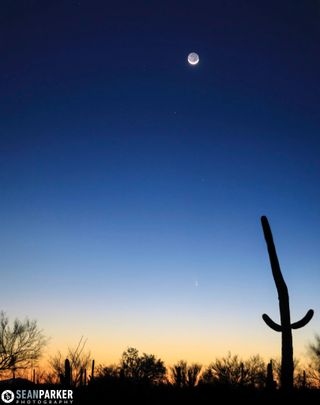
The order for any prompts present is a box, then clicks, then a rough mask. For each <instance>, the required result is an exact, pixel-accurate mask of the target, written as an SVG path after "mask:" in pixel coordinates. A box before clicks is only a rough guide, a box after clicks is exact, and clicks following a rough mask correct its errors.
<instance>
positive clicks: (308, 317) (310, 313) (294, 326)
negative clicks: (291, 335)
mask: <svg viewBox="0 0 320 405" xmlns="http://www.w3.org/2000/svg"><path fill="white" fill-rule="evenodd" d="M313 314H314V311H313V309H309V311H308V312H307V313H306V315H305V316H304V317H303V318H302V319H300V321H298V322H294V323H292V324H291V328H292V329H299V328H303V327H304V326H306V324H307V323H308V322H309V321H310V320H311V318H312V317H313Z"/></svg>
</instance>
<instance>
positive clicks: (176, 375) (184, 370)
mask: <svg viewBox="0 0 320 405" xmlns="http://www.w3.org/2000/svg"><path fill="white" fill-rule="evenodd" d="M201 369H202V366H201V364H198V363H193V364H191V365H188V363H187V362H186V361H184V360H180V361H178V362H177V363H176V364H174V365H173V366H172V367H171V381H172V383H173V384H174V385H175V386H177V387H191V388H192V387H195V386H196V385H197V383H198V380H199V376H200V372H201Z"/></svg>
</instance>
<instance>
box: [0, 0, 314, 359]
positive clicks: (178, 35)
mask: <svg viewBox="0 0 320 405" xmlns="http://www.w3.org/2000/svg"><path fill="white" fill-rule="evenodd" d="M319 44H320V6H319V3H318V2H316V1H292V0H291V1H281V2H279V1H263V2H262V1H261V2H257V1H253V0H252V1H236V0H233V1H226V0H224V1H222V0H221V1H174V0H171V1H163V0H162V1H144V2H142V1H115V2H109V1H96V0H90V1H89V0H88V1H81V0H80V1H67V0H64V1H56V0H55V1H50V0H47V1H12V0H10V1H9V0H7V1H2V2H1V5H0V52H1V63H0V106H1V107H0V148H1V149H0V192H1V198H0V208H1V209H0V224H1V225H0V243H1V245H0V246H1V252H2V253H1V255H0V269H1V274H2V281H3V283H4V284H3V285H5V286H6V288H5V290H4V291H3V290H2V294H1V295H2V307H3V309H4V310H6V311H7V312H8V314H9V315H12V316H15V315H17V316H19V317H23V316H24V315H29V316H30V317H36V318H37V319H38V320H39V324H41V326H43V327H44V328H45V330H46V331H47V333H48V334H50V335H51V336H52V338H53V340H52V341H53V346H54V345H56V346H58V345H59V344H60V345H61V344H63V343H65V341H64V339H63V337H64V336H65V335H66V334H67V335H68V336H70V338H69V339H70V341H68V342H67V343H69V344H72V343H74V341H77V340H78V337H79V336H81V335H82V334H85V335H86V336H88V338H89V343H90V341H91V345H92V346H93V347H102V346H103V345H106V346H108V353H107V354H106V353H103V351H102V349H101V350H100V349H99V350H100V352H101V353H100V352H99V353H100V357H101V359H104V357H103V356H105V357H106V358H110V357H112V356H113V355H114V353H115V354H116V355H118V354H120V353H121V350H122V349H123V348H125V345H135V346H137V347H138V348H141V350H145V351H148V350H149V351H154V352H158V353H160V354H161V355H162V356H163V357H165V358H166V356H167V359H168V360H170V359H174V358H179V357H185V358H190V359H197V358H200V360H201V361H203V362H204V361H205V359H206V358H207V357H208V356H213V355H216V354H219V353H220V352H222V351H224V352H225V351H226V350H229V349H230V350H234V351H238V352H240V353H245V354H246V353H251V351H253V352H254V353H255V352H260V353H262V354H263V353H266V355H269V354H270V355H271V354H272V353H274V352H275V350H278V338H279V337H278V336H277V335H275V334H274V333H273V332H272V331H270V330H268V329H267V327H266V326H265V325H264V324H263V323H262V321H261V312H264V311H266V312H268V313H269V314H270V315H272V316H273V317H274V318H276V319H277V317H278V312H277V311H278V310H277V296H276V291H275V287H274V285H273V280H272V277H271V271H270V268H269V263H268V257H267V251H266V249H265V245H264V240H263V235H262V231H261V227H260V223H259V217H260V215H262V214H266V215H267V216H268V217H269V219H270V222H271V226H272V229H273V231H274V234H275V238H276V242H277V246H278V251H279V256H280V261H281V263H282V264H283V270H284V275H285V278H286V279H287V281H288V285H289V289H290V291H291V292H292V307H293V314H292V317H293V319H294V320H296V318H297V317H301V316H302V315H304V311H305V310H307V309H309V307H313V308H314V309H315V310H316V317H315V319H314V321H313V324H312V325H310V326H308V327H306V331H305V332H298V333H297V334H299V333H300V335H299V336H304V340H303V339H302V337H301V342H300V341H299V337H298V338H297V339H298V344H300V346H298V347H299V350H300V352H298V353H302V352H303V350H304V346H305V344H306V343H307V342H308V340H310V339H312V336H313V333H314V332H315V331H317V330H318V331H319V329H320V323H319V319H318V318H317V310H318V309H319V310H320V301H319V297H318V291H319V283H320V275H319V270H320V269H319V263H320V254H319V243H320V231H319V225H320V215H319V204H320V191H319V173H320V160H319V152H320V137H319V129H320V103H319V99H320V75H319V72H320V51H319ZM191 51H196V52H198V53H199V55H200V63H199V65H197V66H195V67H191V66H190V65H188V64H187V61H186V58H187V55H188V53H189V52H191ZM272 311H273V312H272ZM246 323H247V324H246ZM208 325H209V326H208ZM190 329H192V330H195V329H197V333H198V335H193V334H192V333H190ZM303 333H305V335H303ZM160 334H161V336H162V338H161V339H160V338H159V335H160ZM181 334H183V335H187V336H189V338H186V340H185V343H184V345H181V342H179V337H180V336H181ZM59 339H60V340H59ZM206 339H207V343H205V342H206ZM272 339H274V341H273V340H272ZM200 341H201V342H202V343H201V350H200V351H199V342H200ZM175 342H176V343H175ZM249 342H250V343H249ZM267 342H271V343H270V348H269V350H268V347H266V344H267ZM97 350H98V349H97ZM210 350H211V351H210ZM250 350H251V351H250ZM271 352H272V353H271Z"/></svg>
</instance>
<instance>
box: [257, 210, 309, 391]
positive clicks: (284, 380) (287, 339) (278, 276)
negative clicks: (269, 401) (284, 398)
mask: <svg viewBox="0 0 320 405" xmlns="http://www.w3.org/2000/svg"><path fill="white" fill-rule="evenodd" d="M261 223H262V229H263V233H264V237H265V240H266V243H267V247H268V253H269V258H270V264H271V269H272V275H273V278H274V282H275V284H276V287H277V291H278V298H279V309H280V323H281V325H279V324H277V323H276V322H274V321H273V320H272V319H271V318H270V317H269V316H268V315H266V314H263V315H262V318H263V320H264V321H265V323H266V324H267V325H268V326H269V327H270V328H271V329H273V330H275V331H276V332H281V334H282V350H281V376H280V380H281V381H280V382H281V388H282V389H283V390H286V391H289V390H291V389H292V388H293V347H292V329H299V328H302V327H303V326H305V325H306V324H307V323H308V322H309V321H310V319H311V318H312V316H313V310H312V309H310V310H309V311H308V312H307V314H306V315H305V316H304V317H303V318H302V319H301V320H300V321H298V322H294V323H291V320H290V306H289V293H288V288H287V285H286V283H285V281H284V278H283V276H282V273H281V269H280V264H279V261H278V257H277V252H276V248H275V246H274V242H273V237H272V233H271V229H270V225H269V222H268V219H267V217H265V216H262V217H261Z"/></svg>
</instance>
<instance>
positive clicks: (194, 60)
mask: <svg viewBox="0 0 320 405" xmlns="http://www.w3.org/2000/svg"><path fill="white" fill-rule="evenodd" d="M199 60H200V58H199V55H198V54H197V53H196V52H191V53H189V55H188V62H189V63H190V65H197V64H198V63H199Z"/></svg>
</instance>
